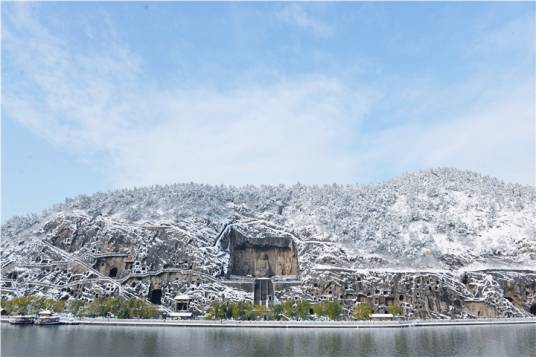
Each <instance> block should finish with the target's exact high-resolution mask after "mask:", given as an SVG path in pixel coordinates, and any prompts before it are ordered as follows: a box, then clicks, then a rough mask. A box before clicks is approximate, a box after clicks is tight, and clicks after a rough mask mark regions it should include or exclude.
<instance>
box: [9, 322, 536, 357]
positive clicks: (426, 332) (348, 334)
mask: <svg viewBox="0 0 536 357" xmlns="http://www.w3.org/2000/svg"><path fill="white" fill-rule="evenodd" d="M1 325H2V327H1V330H2V335H1V337H2V340H1V343H2V347H1V352H2V357H7V356H24V357H31V356H40V357H48V356H54V357H67V356H69V357H71V356H129V357H133V356H218V357H234V356H260V357H263V356H270V357H271V356H435V357H437V356H485V357H493V356H501V357H502V356H536V325H534V324H531V325H496V326H495V325H491V326H490V325H486V326H441V327H413V328H378V329H372V328H371V329H303V328H293V329H284V328H281V329H279V328H277V329H274V328H230V327H227V328H212V327H211V328H203V327H142V326H124V327H123V326H86V325H77V326H46V327H38V326H11V325H8V324H5V323H3V324H1Z"/></svg>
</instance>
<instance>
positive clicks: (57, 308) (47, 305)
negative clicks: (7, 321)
mask: <svg viewBox="0 0 536 357" xmlns="http://www.w3.org/2000/svg"><path fill="white" fill-rule="evenodd" d="M2 308H3V309H4V310H6V311H7V313H8V314H10V315H25V314H30V315H32V314H35V313H37V312H39V311H40V310H50V311H53V312H62V311H63V310H64V308H65V301H64V300H54V299H47V298H44V297H40V296H36V295H28V296H16V297H14V298H13V299H11V300H8V301H2Z"/></svg>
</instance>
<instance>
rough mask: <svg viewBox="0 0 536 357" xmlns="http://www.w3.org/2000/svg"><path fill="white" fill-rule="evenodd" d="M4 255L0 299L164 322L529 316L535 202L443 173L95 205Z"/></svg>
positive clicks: (122, 196)
mask: <svg viewBox="0 0 536 357" xmlns="http://www.w3.org/2000/svg"><path fill="white" fill-rule="evenodd" d="M1 245H2V250H1V260H2V271H1V278H2V296H3V298H9V297H10V296H12V295H14V294H29V293H42V294H46V295H49V296H53V297H56V298H71V297H76V298H85V299H93V298H95V297H100V296H106V295H111V294H122V295H125V296H133V295H135V296H139V297H143V298H147V299H150V300H152V301H154V302H156V303H160V304H162V305H163V306H166V307H169V308H173V304H174V301H173V298H174V296H175V295H177V294H179V293H182V294H188V295H189V296H190V297H191V298H192V304H191V307H192V309H193V310H194V312H197V313H203V311H204V310H205V309H206V307H207V305H208V303H209V302H210V301H212V300H216V299H217V300H219V299H222V298H225V299H239V300H243V299H251V300H253V299H254V298H255V299H256V301H260V302H267V303H273V302H277V300H281V299H285V298H306V299H309V300H310V301H320V300H325V299H330V300H338V301H340V302H341V303H342V304H344V306H345V307H347V311H350V310H351V308H352V306H353V305H354V304H355V303H357V302H369V303H372V304H374V306H375V310H376V311H377V312H383V311H384V309H385V308H386V306H387V305H388V304H391V303H395V304H398V305H400V306H401V307H402V308H403V311H404V314H405V315H407V316H409V317H421V318H427V317H437V318H441V317H471V316H474V317H477V316H482V317H484V316H486V317H487V316H525V315H529V314H531V313H532V314H534V313H535V312H536V271H535V270H536V269H535V263H536V189H535V188H533V187H528V186H519V185H512V184H506V183H503V182H501V181H499V180H497V179H494V178H489V177H483V176H480V175H478V174H475V173H471V172H465V171H459V170H454V169H439V170H430V171H425V172H418V173H415V174H409V175H406V176H404V177H401V178H399V179H396V180H393V181H389V182H386V183H383V184H378V185H369V186H340V185H329V186H321V187H318V186H303V185H299V184H298V185H294V186H291V187H286V186H262V187H252V186H246V187H240V188H236V187H227V186H206V185H195V184H181V185H171V186H155V187H149V188H141V189H134V190H121V191H114V192H109V193H97V194H95V195H93V196H81V197H77V198H74V199H69V200H67V201H66V202H65V203H63V204H60V205H57V206H55V207H53V208H51V209H50V210H47V211H45V212H43V213H42V214H40V215H33V216H28V217H15V218H13V219H11V220H9V221H8V222H6V224H4V225H3V226H2V242H1ZM261 278H262V279H269V280H270V281H269V284H268V285H266V284H265V285H263V284H264V283H263V284H259V283H257V284H256V283H255V279H261ZM256 286H257V287H258V286H266V289H264V290H263V291H266V293H263V296H262V297H259V296H255V294H256V293H255V291H256ZM261 290H262V289H261Z"/></svg>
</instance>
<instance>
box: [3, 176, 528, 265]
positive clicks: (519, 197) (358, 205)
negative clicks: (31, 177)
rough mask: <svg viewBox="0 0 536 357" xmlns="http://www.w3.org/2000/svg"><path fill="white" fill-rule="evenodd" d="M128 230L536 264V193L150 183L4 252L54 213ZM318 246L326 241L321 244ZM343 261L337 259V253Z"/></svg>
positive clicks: (26, 222)
mask: <svg viewBox="0 0 536 357" xmlns="http://www.w3.org/2000/svg"><path fill="white" fill-rule="evenodd" d="M58 215H60V216H67V217H80V219H82V218H83V219H86V220H87V222H96V221H99V220H103V221H105V222H110V223H109V224H112V223H111V222H113V224H120V225H122V226H123V227H124V229H125V230H127V231H128V230H129V229H131V230H135V227H139V226H143V225H146V224H149V225H154V224H169V225H171V226H174V227H176V229H179V230H183V231H184V232H185V234H187V235H189V236H191V237H193V238H194V239H195V240H196V241H198V242H199V246H203V245H206V246H212V245H214V243H215V241H216V239H217V237H218V235H219V234H220V232H221V231H222V229H223V227H224V226H225V225H226V224H229V223H231V222H235V223H240V222H258V223H259V224H261V225H270V226H273V227H275V228H278V229H281V230H284V231H286V232H289V233H291V234H293V235H294V236H296V237H297V239H299V240H300V241H304V242H305V241H312V242H314V241H318V242H326V243H336V244H335V246H336V249H334V251H335V252H334V251H332V250H330V249H328V250H323V253H322V254H321V255H319V256H316V257H315V261H314V262H311V263H315V264H322V263H323V262H327V261H331V260H330V256H332V255H334V253H337V254H335V258H336V259H338V258H341V254H340V252H339V250H340V249H342V250H343V251H344V254H343V255H344V257H343V258H344V259H342V261H335V262H333V263H335V264H341V265H351V266H352V267H353V268H365V267H366V268H368V267H371V264H373V266H374V267H378V268H382V267H383V268H388V267H390V268H396V267H405V268H407V267H415V268H423V267H426V268H460V267H464V266H465V267H467V266H471V267H476V266H485V267H490V266H495V267H497V266H499V267H500V266H505V265H507V266H523V265H534V264H535V262H536V260H535V259H536V189H535V188H534V187H530V186H520V185H515V184H508V183H504V182H502V181H500V180H498V179H495V178H491V177H484V176H481V175H479V174H476V173H472V172H467V171H460V170H456V169H434V170H429V171H422V172H417V173H413V174H408V175H405V176H403V177H401V178H398V179H395V180H392V181H389V182H386V183H381V184H377V185H367V186H353V185H352V186H350V185H336V184H333V185H324V186H304V185H301V184H296V185H294V186H290V187H287V186H261V187H254V186H244V187H229V186H208V185H198V184H176V185H168V186H153V187H146V188H137V189H129V190H119V191H113V192H108V193H97V194H94V195H92V196H80V197H77V198H74V199H68V200H67V201H66V202H65V203H63V204H60V205H57V206H55V207H53V208H52V209H50V210H47V211H46V212H44V213H43V214H41V215H34V216H29V217H22V218H21V217H15V218H13V219H11V220H9V221H8V222H7V223H6V224H4V225H3V226H2V236H3V240H2V258H3V259H4V260H5V259H6V258H7V255H8V254H9V253H11V252H12V250H13V249H16V248H17V247H18V245H17V244H14V243H15V241H16V240H17V239H20V238H22V237H26V238H25V239H28V238H29V237H32V236H40V234H38V233H37V232H39V231H40V230H41V229H42V227H43V226H45V224H47V222H49V221H54V220H55V219H57V216H58ZM318 244H321V243H318ZM337 257H338V258H337Z"/></svg>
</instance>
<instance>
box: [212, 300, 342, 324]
mask: <svg viewBox="0 0 536 357" xmlns="http://www.w3.org/2000/svg"><path fill="white" fill-rule="evenodd" d="M311 310H312V311H311ZM311 312H314V314H315V315H316V316H317V317H326V318H328V319H330V320H338V319H339V318H340V316H341V313H342V307H341V305H340V304H339V303H337V302H335V301H323V302H321V303H318V304H314V305H313V304H311V303H309V302H308V301H307V300H299V301H295V300H285V301H283V302H282V303H281V304H277V305H272V306H271V307H270V308H268V307H266V306H265V305H253V304H252V303H251V302H249V301H248V302H228V301H214V302H212V303H211V304H210V306H209V308H208V310H207V313H206V315H205V319H207V320H223V319H234V320H259V319H262V320H280V319H281V317H282V316H285V317H286V318H289V319H297V320H307V319H309V318H310V316H311Z"/></svg>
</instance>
